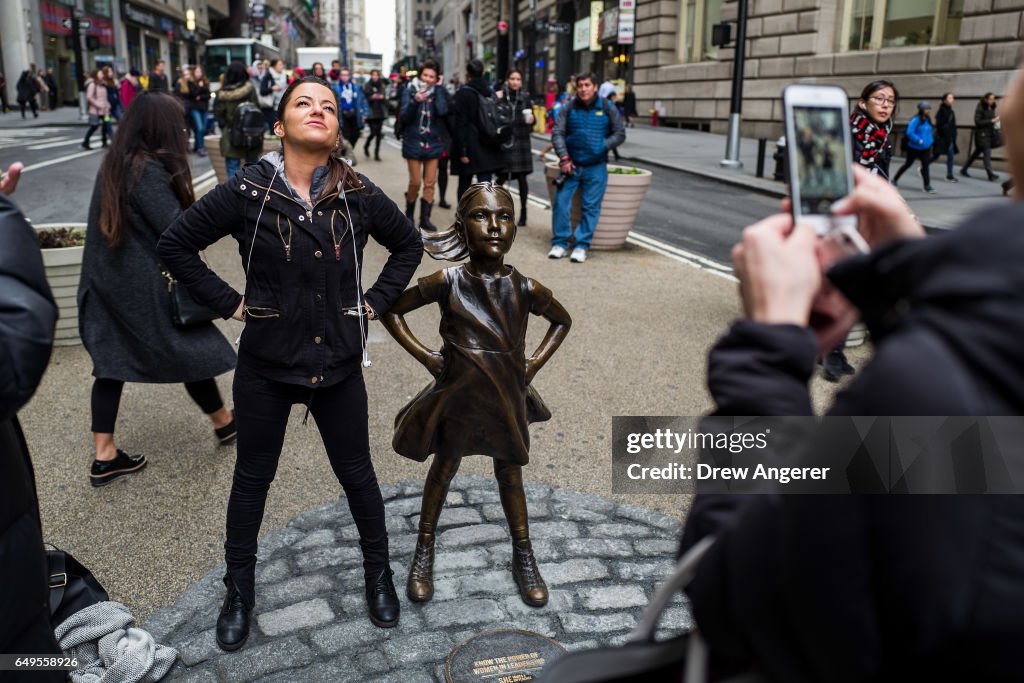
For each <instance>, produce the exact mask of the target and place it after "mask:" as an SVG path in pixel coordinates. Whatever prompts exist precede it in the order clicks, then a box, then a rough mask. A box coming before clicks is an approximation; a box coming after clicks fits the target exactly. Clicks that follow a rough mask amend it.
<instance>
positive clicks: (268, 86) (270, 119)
mask: <svg viewBox="0 0 1024 683" xmlns="http://www.w3.org/2000/svg"><path fill="white" fill-rule="evenodd" d="M249 79H250V80H251V81H252V87H253V89H254V90H255V92H256V103H257V105H258V106H259V108H260V111H261V112H263V121H264V125H265V126H266V131H267V132H270V130H271V128H272V127H273V125H274V79H273V77H271V76H270V69H268V68H267V65H266V63H265V62H264V61H263V60H262V59H257V60H255V61H253V63H252V66H251V67H250V69H249Z"/></svg>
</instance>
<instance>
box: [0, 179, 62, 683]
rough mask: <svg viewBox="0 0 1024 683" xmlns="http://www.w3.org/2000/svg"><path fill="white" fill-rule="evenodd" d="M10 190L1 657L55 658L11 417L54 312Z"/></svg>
mask: <svg viewBox="0 0 1024 683" xmlns="http://www.w3.org/2000/svg"><path fill="white" fill-rule="evenodd" d="M12 170H13V171H14V173H13V174H12V176H13V177H14V178H16V177H17V173H18V171H17V170H15V169H12ZM12 189H13V182H11V183H5V184H4V185H3V186H0V348H2V349H3V355H2V359H0V614H3V615H4V616H3V619H2V620H0V652H2V653H5V654H31V655H34V656H59V655H60V654H61V650H60V647H59V646H58V645H57V641H56V640H55V639H54V635H53V626H52V625H51V623H50V610H49V589H48V584H47V581H48V575H49V572H48V571H47V568H46V551H45V549H44V548H43V535H42V528H41V524H40V519H39V502H38V499H37V497H36V484H35V474H34V472H33V470H32V461H31V459H30V458H29V453H28V447H27V445H26V444H25V437H24V435H23V434H22V431H21V425H19V423H18V418H17V415H16V413H17V411H18V410H19V409H20V408H21V407H22V406H24V405H25V404H26V403H28V400H29V399H30V398H31V397H32V394H33V393H35V390H36V387H38V386H39V382H40V380H41V379H42V377H43V372H44V371H45V370H46V366H47V363H48V362H49V360H50V351H51V349H52V347H53V335H54V330H55V328H56V325H57V305H56V304H55V303H54V300H53V295H52V294H51V293H50V286H49V284H47V281H46V274H45V273H44V271H43V259H42V256H41V254H40V253H39V239H38V237H37V236H36V234H35V231H34V230H33V229H32V226H30V225H29V224H28V221H26V220H25V217H24V216H23V215H22V214H21V212H20V211H18V209H17V207H15V205H14V204H13V203H12V202H11V201H10V200H9V199H8V198H7V197H6V196H4V192H9V191H12ZM64 678H65V676H64V672H63V671H39V672H36V673H34V674H32V680H41V681H52V682H53V683H57V682H58V681H63V680H64ZM11 680H14V679H13V677H12V679H11Z"/></svg>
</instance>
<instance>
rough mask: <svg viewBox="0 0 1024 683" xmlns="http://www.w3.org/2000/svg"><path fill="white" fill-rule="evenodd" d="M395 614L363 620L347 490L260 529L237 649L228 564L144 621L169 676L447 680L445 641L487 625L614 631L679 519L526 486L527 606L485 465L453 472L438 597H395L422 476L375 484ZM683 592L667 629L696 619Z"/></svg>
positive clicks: (657, 571) (565, 637)
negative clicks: (251, 593) (534, 570)
mask: <svg viewBox="0 0 1024 683" xmlns="http://www.w3.org/2000/svg"><path fill="white" fill-rule="evenodd" d="M381 489H382V491H383V493H384V502H385V506H386V514H387V527H388V532H389V534H390V539H391V567H392V569H394V571H395V577H394V579H395V586H396V588H397V589H398V592H399V597H400V599H401V601H402V618H401V622H400V624H399V625H398V626H397V627H396V628H392V629H380V628H377V627H375V626H373V625H372V624H371V623H370V620H369V618H368V617H367V614H366V601H365V598H364V595H363V593H364V587H363V576H362V555H361V553H360V550H359V544H358V542H357V540H358V533H357V531H356V527H355V524H354V522H353V521H352V516H351V515H350V514H349V511H348V503H347V501H346V500H345V498H344V497H342V498H339V499H338V500H337V501H335V502H332V503H329V504H327V505H323V506H321V507H318V508H315V509H313V510H309V511H308V512H305V513H303V514H302V515H300V516H299V517H297V518H295V519H294V520H292V522H291V523H289V524H288V526H287V527H285V528H283V529H278V530H275V531H272V532H270V533H269V534H267V535H266V536H265V537H264V538H263V539H262V540H261V541H260V553H259V562H258V564H257V568H256V601H257V605H256V609H255V610H254V611H253V617H252V633H251V635H250V637H249V640H248V642H247V643H246V645H245V647H244V648H242V649H241V650H239V651H237V652H233V653H226V652H223V651H221V650H220V649H219V648H218V647H217V645H216V643H215V641H214V628H215V626H216V622H217V614H218V612H219V610H220V605H221V602H222V601H223V599H224V585H223V583H222V582H221V578H222V577H223V575H224V565H220V566H218V567H216V568H215V569H213V570H212V571H211V572H210V573H209V574H207V575H206V576H205V577H203V578H202V579H201V580H200V581H199V582H198V583H197V584H196V585H194V586H193V587H191V588H189V589H188V590H187V591H185V593H184V594H182V596H181V597H180V598H179V599H178V601H177V602H176V603H175V604H174V605H172V606H170V607H165V608H162V609H160V610H157V611H156V612H155V613H154V614H153V615H152V616H151V617H150V619H149V620H148V621H147V622H146V623H145V624H143V627H144V628H146V629H147V630H149V631H150V632H151V633H152V634H153V635H154V637H155V638H156V639H157V641H158V642H160V643H163V644H166V645H170V646H171V647H174V648H176V649H177V650H178V652H179V654H180V659H179V661H178V662H177V664H175V667H174V668H173V669H172V670H171V672H170V674H169V675H168V676H167V678H166V679H165V680H174V681H181V682H185V683H214V682H225V683H227V682H230V683H239V682H242V681H260V682H264V681H266V682H268V683H269V682H271V681H274V682H281V683H285V682H287V683H294V682H303V683H306V682H308V683H315V682H317V681H325V682H327V681H329V682H330V683H344V682H346V681H360V682H362V681H367V682H370V681H379V682H381V683H383V682H392V681H393V682H394V683H420V682H422V683H435V682H436V683H443V682H444V674H443V671H444V660H445V657H446V656H447V655H448V653H449V651H450V650H451V649H452V647H453V646H454V645H456V644H458V643H460V642H462V641H463V640H465V639H466V638H469V637H471V636H473V635H475V634H477V633H479V632H481V631H484V630H488V629H494V628H521V629H526V630H530V631H535V632H537V633H541V634H543V635H545V636H548V637H550V638H554V639H555V640H557V641H558V642H560V643H562V644H563V645H565V646H566V648H567V649H570V650H572V649H580V648H587V647H594V646H596V645H598V644H605V643H621V642H622V641H623V639H624V638H625V636H626V634H627V633H629V631H630V629H632V628H633V626H634V625H635V624H636V621H637V618H638V617H639V615H640V613H641V612H642V611H643V608H644V606H645V605H646V604H647V603H648V601H649V600H650V598H651V597H652V596H653V593H654V590H655V589H656V588H657V586H658V585H659V584H660V583H661V581H662V580H663V579H664V577H665V576H667V575H668V573H669V572H670V571H671V570H672V566H673V563H674V562H673V557H674V554H675V551H676V547H677V544H678V539H679V522H678V521H676V520H675V519H672V518H670V517H667V516H665V515H663V514H661V513H659V512H655V511H652V510H648V509H645V508H640V507H637V506H633V505H624V504H618V503H615V502H614V501H611V500H608V499H606V498H602V497H600V496H595V495H591V494H586V493H579V492H576V491H569V490H565V489H552V488H551V487H550V486H546V485H541V484H529V483H528V484H526V494H527V503H528V506H529V511H530V521H531V523H530V537H531V540H532V541H533V547H534V551H535V554H536V556H537V561H538V564H539V566H540V570H541V574H542V575H543V576H544V579H545V581H546V582H547V584H548V589H549V591H550V596H551V597H550V600H549V602H548V604H547V606H545V607H543V608H540V609H537V608H532V607H528V606H526V605H525V604H523V602H522V601H521V600H520V598H519V594H518V592H517V590H516V585H515V583H514V581H513V579H512V572H511V554H512V545H511V540H510V538H509V535H508V529H507V526H506V523H505V517H504V513H503V512H502V508H501V503H500V502H499V499H498V490H497V484H496V483H495V482H494V480H493V479H490V478H486V477H478V476H457V477H456V478H455V479H454V480H453V482H452V485H451V489H450V492H449V495H448V499H447V501H446V503H445V508H444V510H443V512H442V513H441V518H440V520H439V522H438V536H437V551H436V560H435V565H434V598H433V600H432V601H430V602H428V603H424V604H416V603H412V602H410V601H409V600H408V599H407V598H406V597H405V580H406V576H407V574H408V571H409V563H410V561H411V559H412V553H413V550H414V548H415V546H416V528H417V523H418V521H419V511H420V496H421V494H422V491H423V483H422V482H419V481H417V482H401V483H398V484H390V485H386V486H382V487H381ZM692 625H693V622H692V618H691V616H690V613H689V610H688V609H687V605H686V603H685V601H684V600H683V598H682V597H679V598H677V599H676V602H675V603H674V604H673V605H672V607H670V608H669V609H668V610H667V611H666V613H665V615H664V617H663V619H662V621H661V623H660V628H661V633H660V635H661V636H665V637H667V636H671V635H674V634H676V633H679V632H681V631H683V630H688V629H690V628H691V627H692Z"/></svg>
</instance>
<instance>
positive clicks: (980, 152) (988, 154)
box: [963, 145, 995, 178]
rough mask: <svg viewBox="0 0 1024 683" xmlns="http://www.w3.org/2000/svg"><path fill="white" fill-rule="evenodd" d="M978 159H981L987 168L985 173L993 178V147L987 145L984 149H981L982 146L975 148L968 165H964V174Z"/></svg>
mask: <svg viewBox="0 0 1024 683" xmlns="http://www.w3.org/2000/svg"><path fill="white" fill-rule="evenodd" d="M978 157H981V159H982V163H983V164H984V166H985V172H986V173H988V177H989V178H991V177H992V176H994V175H995V173H993V172H992V146H991V145H986V146H984V147H980V146H979V147H975V148H974V151H973V152H972V153H971V158H970V159H968V160H967V163H966V164H964V167H963V170H964V172H965V173H966V172H967V169H969V168H970V167H971V164H973V163H974V162H975V161H977V160H978Z"/></svg>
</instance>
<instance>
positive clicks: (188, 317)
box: [160, 266, 220, 330]
mask: <svg viewBox="0 0 1024 683" xmlns="http://www.w3.org/2000/svg"><path fill="white" fill-rule="evenodd" d="M160 273H161V274H162V275H163V276H164V279H165V280H167V299H168V305H169V306H170V311H171V323H173V324H174V326H175V327H177V328H179V329H182V330H187V329H188V328H190V327H195V326H196V325H200V324H202V323H208V322H210V321H212V320H217V319H218V318H220V316H219V315H218V314H217V313H215V312H213V311H212V310H210V309H209V308H207V307H206V306H203V305H201V304H197V303H196V301H195V299H193V298H192V296H191V295H190V294H189V293H188V289H186V288H185V286H184V285H182V284H181V283H180V282H178V281H177V280H175V279H174V276H173V275H171V274H170V273H169V272H168V271H167V269H166V268H164V267H162V266H161V267H160Z"/></svg>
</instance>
